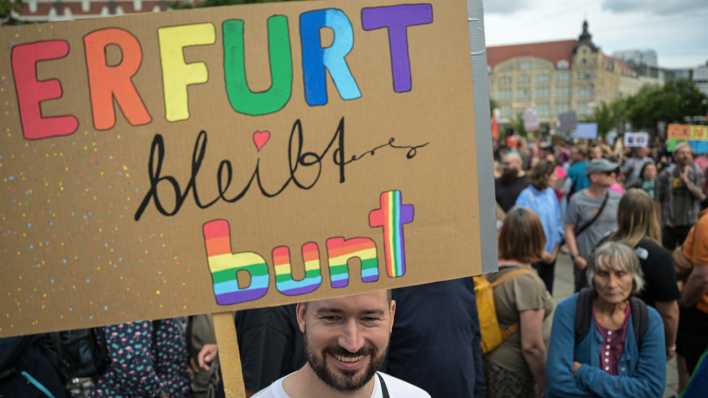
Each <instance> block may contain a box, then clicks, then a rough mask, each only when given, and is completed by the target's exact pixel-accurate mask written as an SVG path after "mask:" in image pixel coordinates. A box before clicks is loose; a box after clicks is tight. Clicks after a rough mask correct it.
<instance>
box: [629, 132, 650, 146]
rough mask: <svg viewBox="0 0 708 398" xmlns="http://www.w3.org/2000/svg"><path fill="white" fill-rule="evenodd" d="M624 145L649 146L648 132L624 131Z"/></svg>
mask: <svg viewBox="0 0 708 398" xmlns="http://www.w3.org/2000/svg"><path fill="white" fill-rule="evenodd" d="M624 146H625V147H627V148H646V147H648V146H649V134H648V133H646V132H638V133H631V132H628V133H624Z"/></svg>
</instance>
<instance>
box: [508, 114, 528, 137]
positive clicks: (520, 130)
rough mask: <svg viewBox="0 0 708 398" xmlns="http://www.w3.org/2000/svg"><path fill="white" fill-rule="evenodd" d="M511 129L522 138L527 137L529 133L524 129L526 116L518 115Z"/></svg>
mask: <svg viewBox="0 0 708 398" xmlns="http://www.w3.org/2000/svg"><path fill="white" fill-rule="evenodd" d="M511 128H513V129H514V131H516V134H518V135H520V136H522V137H527V136H528V134H529V133H528V131H526V127H524V116H523V115H522V114H521V113H517V114H516V117H514V120H513V121H512V122H511Z"/></svg>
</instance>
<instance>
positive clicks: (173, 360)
mask: <svg viewBox="0 0 708 398" xmlns="http://www.w3.org/2000/svg"><path fill="white" fill-rule="evenodd" d="M183 323H184V322H183V321H182V320H180V319H163V320H159V321H152V322H151V321H135V322H129V323H123V324H118V325H112V326H106V327H103V328H100V334H101V335H102V340H103V341H104V342H105V345H106V347H107V348H108V354H109V357H110V363H109V365H108V367H107V369H106V370H105V372H103V374H101V375H100V376H98V378H97V379H96V384H95V388H94V390H93V391H92V392H91V397H92V398H94V397H111V398H113V397H122V398H138V397H139V398H158V397H159V398H167V397H169V398H187V397H189V396H190V395H191V392H190V387H189V376H188V374H187V369H188V355H187V340H186V335H185V326H184V324H183Z"/></svg>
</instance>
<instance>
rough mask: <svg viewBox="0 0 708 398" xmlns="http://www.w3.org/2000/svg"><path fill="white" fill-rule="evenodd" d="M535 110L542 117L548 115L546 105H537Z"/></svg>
mask: <svg viewBox="0 0 708 398" xmlns="http://www.w3.org/2000/svg"><path fill="white" fill-rule="evenodd" d="M536 112H538V116H540V117H542V118H547V117H548V105H539V106H537V107H536Z"/></svg>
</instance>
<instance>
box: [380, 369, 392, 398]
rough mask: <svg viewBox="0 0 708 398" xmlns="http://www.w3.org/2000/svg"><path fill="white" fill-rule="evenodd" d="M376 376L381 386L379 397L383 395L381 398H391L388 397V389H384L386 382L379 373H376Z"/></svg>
mask: <svg viewBox="0 0 708 398" xmlns="http://www.w3.org/2000/svg"><path fill="white" fill-rule="evenodd" d="M376 376H378V377H379V383H380V384H381V395H383V398H391V396H390V395H388V388H386V382H385V381H384V379H383V377H382V376H381V373H378V372H377V373H376Z"/></svg>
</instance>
